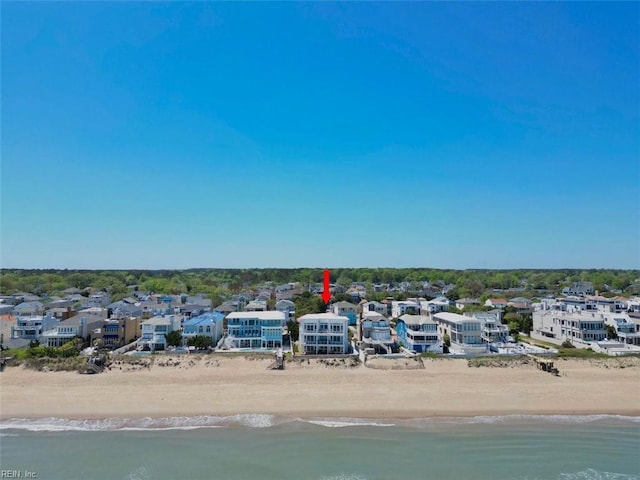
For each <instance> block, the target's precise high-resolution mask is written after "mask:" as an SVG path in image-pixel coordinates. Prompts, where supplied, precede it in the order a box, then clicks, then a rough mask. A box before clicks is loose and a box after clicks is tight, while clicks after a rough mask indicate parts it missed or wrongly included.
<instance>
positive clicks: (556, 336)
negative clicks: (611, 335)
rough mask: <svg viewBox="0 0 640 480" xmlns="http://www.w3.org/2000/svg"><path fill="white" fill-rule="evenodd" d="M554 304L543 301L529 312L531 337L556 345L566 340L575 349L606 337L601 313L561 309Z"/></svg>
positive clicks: (585, 346)
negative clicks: (531, 327)
mask: <svg viewBox="0 0 640 480" xmlns="http://www.w3.org/2000/svg"><path fill="white" fill-rule="evenodd" d="M554 307H555V308H554ZM557 307H558V305H557V304H555V305H554V304H550V303H546V302H543V303H542V304H541V305H540V307H539V308H537V309H536V310H535V311H534V312H533V330H532V331H531V337H532V338H537V339H539V340H544V341H547V342H551V343H555V344H557V345H561V344H562V343H563V342H565V341H569V342H571V343H572V344H573V345H574V346H575V347H578V348H589V347H590V346H591V345H590V343H591V342H600V341H603V340H605V339H606V338H607V330H606V328H605V316H604V313H603V312H588V311H584V310H581V309H574V308H570V309H568V310H562V309H558V308H557Z"/></svg>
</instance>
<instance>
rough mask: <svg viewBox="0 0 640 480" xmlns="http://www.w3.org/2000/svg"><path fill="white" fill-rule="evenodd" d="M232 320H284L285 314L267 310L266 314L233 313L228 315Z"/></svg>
mask: <svg viewBox="0 0 640 480" xmlns="http://www.w3.org/2000/svg"><path fill="white" fill-rule="evenodd" d="M232 318H258V319H260V320H284V312H279V311H277V310H267V311H265V312H233V313H230V314H229V315H227V319H232Z"/></svg>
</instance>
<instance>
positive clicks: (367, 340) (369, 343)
mask: <svg viewBox="0 0 640 480" xmlns="http://www.w3.org/2000/svg"><path fill="white" fill-rule="evenodd" d="M360 328H361V331H362V346H363V347H364V348H373V349H374V350H375V351H376V353H392V352H393V349H392V346H393V344H394V343H395V342H394V340H393V338H392V336H391V324H390V323H389V319H388V318H387V317H385V316H384V315H381V314H379V313H376V312H367V313H365V314H364V316H363V317H362V320H361V325H360Z"/></svg>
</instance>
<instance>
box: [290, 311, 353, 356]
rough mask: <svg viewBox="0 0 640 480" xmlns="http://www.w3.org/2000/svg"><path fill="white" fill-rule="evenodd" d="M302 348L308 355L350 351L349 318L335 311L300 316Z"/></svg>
mask: <svg viewBox="0 0 640 480" xmlns="http://www.w3.org/2000/svg"><path fill="white" fill-rule="evenodd" d="M298 323H299V324H300V328H299V332H300V350H301V351H302V353H305V354H307V355H327V354H345V353H348V352H349V333H348V329H349V318H348V317H345V316H342V315H336V314H335V313H309V314H307V315H303V316H302V317H300V318H298Z"/></svg>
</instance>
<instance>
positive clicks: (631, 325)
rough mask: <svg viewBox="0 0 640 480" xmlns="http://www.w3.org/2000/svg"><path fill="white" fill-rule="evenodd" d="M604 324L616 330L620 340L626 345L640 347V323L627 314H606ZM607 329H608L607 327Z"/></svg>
mask: <svg viewBox="0 0 640 480" xmlns="http://www.w3.org/2000/svg"><path fill="white" fill-rule="evenodd" d="M603 315H604V323H605V326H606V325H610V326H612V327H613V328H615V330H616V336H617V337H618V340H619V341H620V342H622V343H624V344H626V345H638V346H640V321H639V319H635V321H634V319H632V318H631V317H630V316H629V315H628V314H626V313H604V314H603ZM605 328H606V327H605Z"/></svg>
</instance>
